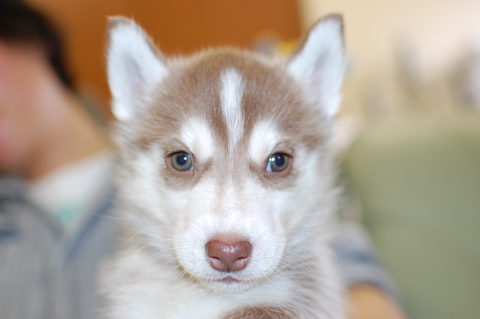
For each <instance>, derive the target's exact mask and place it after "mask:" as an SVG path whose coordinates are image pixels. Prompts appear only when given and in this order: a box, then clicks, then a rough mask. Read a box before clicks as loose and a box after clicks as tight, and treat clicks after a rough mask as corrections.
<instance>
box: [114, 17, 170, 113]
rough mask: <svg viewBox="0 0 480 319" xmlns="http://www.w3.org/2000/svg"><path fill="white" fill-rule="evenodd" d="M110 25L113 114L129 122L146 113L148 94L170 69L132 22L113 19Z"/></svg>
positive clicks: (123, 19) (146, 37) (121, 18)
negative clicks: (141, 113) (144, 110)
mask: <svg viewBox="0 0 480 319" xmlns="http://www.w3.org/2000/svg"><path fill="white" fill-rule="evenodd" d="M108 22H109V24H108V27H109V28H108V29H109V30H108V40H109V41H108V42H109V43H108V52H107V75H108V84H109V85H110V91H111V93H112V97H113V101H112V111H113V114H114V115H115V117H116V118H117V120H119V121H120V122H128V121H130V120H132V119H133V118H135V116H136V115H137V114H138V113H140V112H142V111H143V109H144V108H145V106H146V99H147V97H148V93H149V91H150V90H152V88H153V87H155V85H158V84H159V83H160V82H161V81H162V80H163V79H164V78H165V77H166V76H167V75H168V68H167V66H166V64H165V62H164V60H163V57H162V56H161V54H160V52H158V50H157V49H156V48H155V46H154V45H153V44H152V42H151V41H150V39H149V37H148V36H147V35H146V33H145V32H144V31H143V30H142V29H141V28H140V27H139V26H138V25H137V24H136V23H135V22H134V21H133V20H130V19H127V18H123V17H113V18H110V19H109V21H108Z"/></svg>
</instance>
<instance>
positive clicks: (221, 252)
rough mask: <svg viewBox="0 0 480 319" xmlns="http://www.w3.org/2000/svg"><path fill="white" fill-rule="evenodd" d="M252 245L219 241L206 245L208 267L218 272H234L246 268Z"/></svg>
mask: <svg viewBox="0 0 480 319" xmlns="http://www.w3.org/2000/svg"><path fill="white" fill-rule="evenodd" d="M251 248H252V245H251V244H250V243H249V242H248V241H237V242H235V243H233V244H227V243H225V242H223V241H220V240H211V241H209V242H208V243H207V256H208V259H209V262H210V265H211V266H212V267H213V268H214V269H216V270H220V271H236V270H242V269H243V268H245V267H247V264H248V262H249V260H250V250H251Z"/></svg>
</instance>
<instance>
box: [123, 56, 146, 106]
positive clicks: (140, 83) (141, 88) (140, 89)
mask: <svg viewBox="0 0 480 319" xmlns="http://www.w3.org/2000/svg"><path fill="white" fill-rule="evenodd" d="M124 63H125V68H126V69H127V73H128V77H129V78H130V79H129V81H130V83H129V84H130V86H131V87H130V93H131V98H132V100H136V101H141V100H142V99H143V94H145V79H144V77H143V75H142V72H141V70H140V67H139V65H138V64H137V62H136V61H135V60H133V58H132V57H130V56H125V58H124Z"/></svg>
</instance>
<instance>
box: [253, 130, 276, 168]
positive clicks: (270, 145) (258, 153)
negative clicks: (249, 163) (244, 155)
mask: <svg viewBox="0 0 480 319" xmlns="http://www.w3.org/2000/svg"><path fill="white" fill-rule="evenodd" d="M279 141H280V135H279V132H278V130H277V128H276V127H275V124H274V123H273V122H271V121H260V122H258V123H256V124H255V127H254V128H253V131H252V135H251V137H250V147H249V152H250V158H251V159H252V160H253V161H254V162H255V163H258V164H262V163H264V162H265V161H266V159H267V156H269V155H270V154H271V153H272V152H273V150H274V148H275V145H277V144H278V142H279Z"/></svg>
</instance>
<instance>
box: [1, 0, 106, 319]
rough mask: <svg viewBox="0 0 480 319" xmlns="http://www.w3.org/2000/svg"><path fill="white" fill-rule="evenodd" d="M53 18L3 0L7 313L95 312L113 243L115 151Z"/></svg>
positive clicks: (10, 317) (12, 318) (16, 318)
mask: <svg viewBox="0 0 480 319" xmlns="http://www.w3.org/2000/svg"><path fill="white" fill-rule="evenodd" d="M112 154H113V153H112V151H111V150H110V147H109V141H108V138H107V136H106V135H105V134H104V131H103V130H102V128H100V126H99V125H98V124H97V123H96V122H95V120H94V119H93V118H92V116H90V114H88V112H87V111H86V108H84V107H83V105H82V103H81V102H80V99H79V98H78V96H77V95H76V93H75V88H74V85H73V81H72V78H71V76H70V74H69V72H68V70H67V69H66V67H65V63H64V57H63V52H62V41H61V38H60V36H59V34H58V32H57V30H56V29H55V28H54V27H53V25H52V24H51V23H50V22H49V21H48V20H47V19H46V18H44V17H43V16H42V15H41V14H39V13H38V12H36V11H35V10H33V9H31V8H29V7H27V6H26V5H25V4H24V3H22V2H19V1H13V0H8V1H7V0H2V1H1V2H0V318H4V319H20V318H25V319H27V318H28V319H36V318H45V319H47V318H49V319H55V318H58V319H60V318H69V319H74V318H82V319H83V318H85V319H87V318H94V317H96V315H97V313H96V311H97V310H96V309H98V307H99V306H100V302H101V300H100V298H99V297H98V294H97V292H96V291H97V289H98V287H99V282H100V281H101V280H102V278H101V276H102V268H105V267H106V266H104V265H105V263H106V257H107V256H108V254H109V252H110V251H111V249H112V241H113V240H112V239H113V232H114V224H113V223H112V221H111V218H110V211H111V207H112V195H113V187H112V185H111V178H112V174H113V169H112V168H113V166H114V165H113V161H114V160H113V155H112Z"/></svg>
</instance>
